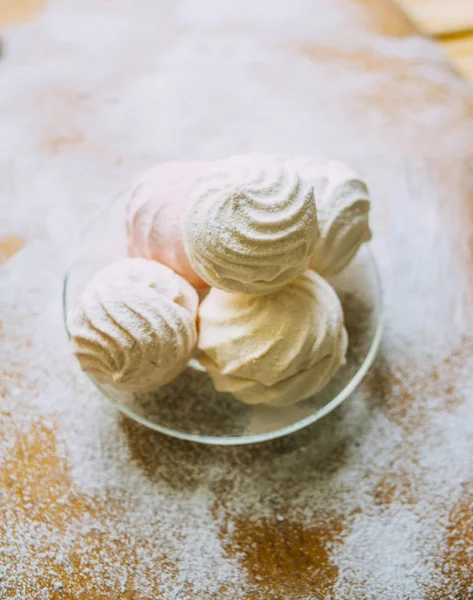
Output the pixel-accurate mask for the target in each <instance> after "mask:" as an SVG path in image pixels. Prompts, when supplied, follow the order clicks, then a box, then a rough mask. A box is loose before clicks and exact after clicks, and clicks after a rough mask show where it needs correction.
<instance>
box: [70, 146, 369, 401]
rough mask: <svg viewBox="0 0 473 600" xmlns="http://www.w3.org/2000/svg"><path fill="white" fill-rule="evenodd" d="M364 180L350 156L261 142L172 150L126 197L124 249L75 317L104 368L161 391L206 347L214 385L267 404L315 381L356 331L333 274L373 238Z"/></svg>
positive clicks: (306, 390) (93, 367) (124, 383)
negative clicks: (254, 148) (277, 150)
mask: <svg viewBox="0 0 473 600" xmlns="http://www.w3.org/2000/svg"><path fill="white" fill-rule="evenodd" d="M369 206H370V202H369V196H368V190H367V188H366V185H365V183H364V182H363V181H362V179H361V178H360V177H359V176H358V175H357V174H356V173H355V172H354V171H353V170H352V169H351V168H349V167H347V166H345V165H343V164H340V163H336V162H327V161H325V162H321V161H317V160H314V159H309V158H303V159H294V160H285V159H280V158H273V157H271V156H266V155H262V154H249V155H244V156H233V157H231V158H228V159H226V160H218V161H214V162H207V163H204V162H188V163H177V162H173V163H163V164H160V165H158V166H157V167H155V168H154V169H153V170H151V171H149V172H148V173H146V174H145V175H144V176H142V177H141V179H140V180H139V181H138V182H137V183H136V184H135V186H134V187H133V188H132V190H131V192H130V194H129V197H128V199H127V209H126V228H127V238H128V251H129V255H130V256H131V257H133V258H127V259H124V260H119V261H116V262H114V263H112V264H110V265H108V266H107V267H105V268H104V269H102V270H101V271H100V272H98V273H97V274H96V275H95V276H94V277H93V279H92V280H91V281H90V282H89V283H88V285H87V286H86V288H85V289H84V291H83V292H82V294H81V295H80V297H79V299H78V301H77V304H76V306H75V307H74V308H73V309H72V310H71V312H70V314H69V316H68V325H69V331H70V333H71V337H72V344H73V350H74V353H75V355H76V357H77V358H78V360H79V362H80V365H81V367H82V369H83V370H84V371H87V372H88V373H90V374H91V375H92V376H93V377H94V378H95V379H96V380H97V381H99V382H101V383H105V384H108V385H113V386H115V387H116V388H120V389H124V390H129V391H144V390H155V389H157V388H159V387H161V386H163V385H165V384H167V383H169V382H170V381H171V380H172V379H174V378H175V377H176V376H177V375H178V374H179V373H180V372H181V371H183V370H184V369H185V367H186V365H187V363H188V361H189V360H190V359H191V358H192V357H194V356H197V358H198V360H199V361H200V363H201V364H202V365H203V366H204V367H205V369H206V370H207V372H208V374H209V375H210V377H211V378H212V381H213V383H214V385H215V387H216V389H217V390H219V391H223V392H231V393H232V394H233V395H234V396H235V397H236V398H238V399H239V400H241V401H243V402H245V403H248V404H256V403H263V404H268V405H271V406H283V405H287V404H292V403H294V402H297V401H299V400H302V399H304V398H307V397H308V396H310V395H312V394H314V393H315V392H317V391H319V390H320V389H321V388H322V387H323V386H325V385H326V384H327V382H328V381H329V380H330V379H331V378H332V377H333V375H334V373H335V372H336V371H337V369H338V368H339V367H340V365H342V364H343V363H344V362H345V356H346V351H347V345H348V336H347V332H346V329H345V326H344V320H343V309H342V306H341V304H340V301H339V299H338V297H337V294H336V293H335V291H334V290H333V288H332V287H331V286H330V284H329V283H328V282H327V281H326V280H325V279H324V278H325V277H327V276H331V275H334V274H336V273H338V272H340V271H341V270H342V269H343V268H344V267H345V266H346V265H347V264H348V263H349V261H350V260H351V259H352V258H353V257H354V256H355V254H356V252H357V251H358V249H359V248H360V246H361V245H362V244H363V243H364V242H366V241H367V240H369V239H370V237H371V232H370V228H369V224H368V213H369Z"/></svg>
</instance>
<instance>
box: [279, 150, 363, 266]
mask: <svg viewBox="0 0 473 600" xmlns="http://www.w3.org/2000/svg"><path fill="white" fill-rule="evenodd" d="M289 164H290V165H292V166H293V167H294V168H295V169H296V170H297V171H298V173H299V174H300V175H301V176H302V177H303V178H304V179H305V180H306V181H308V182H309V183H310V184H311V185H313V186H314V192H315V198H316V204H317V216H318V219H319V225H320V239H319V243H318V244H317V246H316V248H315V250H314V253H313V255H312V259H311V262H310V266H311V267H312V268H313V269H315V270H316V271H317V272H318V273H320V274H321V275H324V276H326V277H327V276H330V275H335V274H336V273H339V272H340V271H342V270H343V269H344V268H345V267H346V266H347V265H348V263H349V262H350V261H351V260H352V258H353V257H354V256H355V254H356V253H357V252H358V250H359V248H360V246H361V245H362V244H363V243H364V242H367V241H369V240H370V239H371V231H370V226H369V221H368V217H369V210H370V198H369V193H368V189H367V187H366V183H365V182H364V181H363V180H362V179H361V177H360V175H358V174H357V173H356V172H355V171H354V170H353V169H351V168H350V167H348V166H347V165H345V164H343V163H340V162H335V161H325V162H323V161H319V160H316V159H312V158H299V159H295V160H291V161H289Z"/></svg>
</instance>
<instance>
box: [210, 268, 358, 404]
mask: <svg viewBox="0 0 473 600" xmlns="http://www.w3.org/2000/svg"><path fill="white" fill-rule="evenodd" d="M199 323H200V326H199V327H200V333H199V349H200V350H201V352H202V354H201V357H200V359H199V360H200V361H201V363H202V364H203V366H205V368H206V369H207V371H208V373H209V375H210V376H211V377H212V380H213V382H214V384H215V387H216V388H217V390H219V391H224V392H231V393H232V394H233V395H234V396H236V398H238V399H239V400H241V401H243V402H246V403H248V404H259V403H261V404H268V405H272V406H282V405H287V404H293V403H295V402H297V401H299V400H301V399H303V398H307V397H308V396H310V395H312V394H313V393H315V392H317V391H319V390H320V389H322V388H323V387H324V386H325V385H326V383H328V381H329V380H330V379H331V378H332V376H333V375H334V373H335V372H336V371H337V369H338V368H339V366H340V365H341V364H343V363H344V362H345V354H346V351H347V345H348V336H347V332H346V330H345V326H344V322H343V310H342V307H341V304H340V301H339V299H338V296H337V294H336V293H335V291H334V290H333V288H332V287H331V286H330V285H329V284H328V283H327V282H326V281H325V280H324V279H323V278H322V277H321V276H319V275H318V274H317V273H315V272H314V271H312V270H309V269H308V270H307V271H305V272H304V273H303V274H302V275H300V276H299V277H297V278H296V279H295V280H294V281H292V282H291V283H289V284H288V285H286V286H285V287H283V288H282V289H280V290H279V291H277V292H274V293H273V294H269V295H264V296H249V295H245V294H229V293H227V292H223V291H221V290H217V289H215V288H214V289H212V290H211V291H210V293H209V294H208V296H207V298H206V299H205V300H204V301H203V302H202V304H201V306H200V308H199Z"/></svg>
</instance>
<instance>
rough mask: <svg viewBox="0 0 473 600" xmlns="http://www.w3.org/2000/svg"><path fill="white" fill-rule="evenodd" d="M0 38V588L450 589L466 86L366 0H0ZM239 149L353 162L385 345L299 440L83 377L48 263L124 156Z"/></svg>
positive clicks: (211, 592) (58, 256) (467, 240)
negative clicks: (103, 389) (165, 425)
mask: <svg viewBox="0 0 473 600" xmlns="http://www.w3.org/2000/svg"><path fill="white" fill-rule="evenodd" d="M450 2H451V0H450ZM419 6H420V4H419ZM466 26H467V25H466ZM468 27H469V25H468ZM0 28H1V31H2V41H3V54H2V58H1V61H0V159H1V162H0V165H1V166H0V263H1V266H0V306H1V310H0V320H1V325H0V398H1V401H0V598H1V599H2V600H12V599H18V598H21V599H27V600H30V599H31V600H33V599H34V600H36V599H40V600H45V599H46V600H50V599H52V600H60V599H62V600H66V599H67V600H69V599H70V600H77V599H87V600H90V599H93V600H115V599H127V600H157V599H158V598H164V599H165V600H170V599H179V600H183V599H186V598H188V599H192V600H193V599H197V598H198V599H201V598H218V599H219V600H226V599H229V600H238V599H245V600H259V599H261V600H279V599H281V600H292V599H305V600H308V599H310V600H321V599H324V600H325V599H327V600H332V599H334V600H364V599H369V600H371V599H376V600H407V599H411V600H446V599H447V598H451V599H454V600H467V599H468V598H472V597H473V574H472V566H471V565H472V556H473V518H472V510H471V508H472V503H473V469H472V464H471V456H472V453H473V423H472V421H473V389H472V377H471V373H472V372H473V370H472V366H473V365H472V350H473V344H472V340H473V324H472V306H473V278H472V256H473V255H472V244H471V240H472V231H473V229H472V228H473V208H472V207H473V204H472V195H473V180H472V178H471V158H470V156H471V149H472V148H473V122H472V118H473V93H472V92H471V89H470V86H469V85H468V84H467V83H465V82H464V81H462V80H461V79H460V78H459V77H458V76H457V74H456V73H455V72H454V71H453V69H452V68H451V67H450V66H449V64H448V63H447V62H446V60H445V59H444V57H443V55H442V53H441V52H439V50H438V48H437V47H436V46H435V45H433V44H432V43H431V42H429V41H426V40H425V39H423V38H421V37H420V36H419V35H418V34H417V33H416V30H415V29H414V27H413V25H412V23H411V22H410V21H409V20H408V19H407V18H406V17H405V16H404V15H403V14H402V13H401V12H400V11H398V10H397V9H396V8H395V7H394V5H392V4H389V3H388V2H384V1H383V0H297V1H291V2H289V1H288V2H267V3H266V2H259V3H258V2H251V1H242V2H238V3H221V2H218V1H217V0H215V1H213V0H199V1H198V2H185V1H184V0H180V1H177V2H166V1H165V0H161V1H158V2H157V1H156V0H144V1H143V2H140V3H137V2H135V1H134V0H103V1H101V0H51V2H46V1H45V0H0ZM432 31H433V32H434V33H442V32H441V31H439V27H438V25H435V27H434V26H432ZM254 150H260V151H264V152H275V153H280V152H281V153H288V154H292V155H326V156H334V157H337V158H340V159H345V160H347V161H350V162H352V163H353V164H354V165H355V166H356V167H358V168H359V169H360V170H361V171H362V173H363V174H364V175H365V176H366V178H367V180H368V181H369V184H370V187H371V191H372V197H373V215H372V226H373V230H374V241H373V251H374V252H375V254H376V256H377V259H378V262H379V265H380V269H381V274H382V279H383V286H384V290H385V303H386V330H385V334H384V339H383V345H382V349H381V351H380V354H379V357H378V359H377V361H376V363H375V365H374V367H373V368H372V370H371V372H370V375H369V377H367V379H366V380H365V382H364V383H363V385H362V386H361V387H360V389H359V390H358V391H357V392H356V393H355V394H353V396H352V397H351V398H350V400H349V401H347V402H346V403H345V404H344V405H343V406H342V407H341V408H340V409H339V410H337V411H336V412H334V413H332V414H331V415H330V416H328V417H327V418H325V419H324V420H323V421H321V422H320V423H318V424H315V425H314V426H311V427H309V428H307V429H306V430H304V431H301V432H299V433H297V434H295V435H293V436H290V437H288V438H285V439H281V440H277V441H274V442H270V443H267V444H262V445H258V446H254V447H247V448H245V447H243V448H216V447H206V446H199V445H195V444H189V443H185V442H180V441H178V440H174V439H170V438H166V437H164V436H161V435H158V434H155V433H152V432H151V431H148V430H145V429H143V428H142V427H140V426H139V425H138V424H136V423H134V422H133V421H131V420H129V419H127V418H125V417H123V416H121V415H120V414H119V413H118V412H117V411H116V409H115V407H113V406H112V405H111V404H109V403H107V402H106V401H105V399H104V398H102V397H100V395H99V394H98V393H97V392H96V391H95V390H94V389H93V387H92V385H91V384H90V382H88V381H87V380H86V378H85V377H84V376H83V375H82V374H81V373H80V372H79V370H78V368H77V365H76V364H75V363H74V361H73V359H72V357H71V356H70V349H69V347H68V343H67V340H66V337H65V333H64V329H63V324H62V315H61V305H60V296H61V283H62V276H63V273H64V269H65V267H66V265H67V263H68V261H69V259H70V256H71V253H72V252H73V251H74V243H75V242H74V239H75V234H76V233H77V231H79V230H80V229H81V228H82V227H83V226H84V225H85V224H86V223H87V222H88V220H89V218H90V217H91V215H92V214H93V213H94V212H95V211H96V210H98V209H100V207H101V206H103V203H104V202H105V201H108V200H109V199H110V198H111V197H113V195H114V194H115V193H116V192H117V191H118V190H120V189H122V188H123V186H125V185H128V184H129V182H130V181H131V180H132V179H133V178H134V177H135V176H136V175H137V174H138V173H139V172H140V171H142V170H143V169H145V168H147V167H148V166H150V165H151V164H153V163H155V162H157V161H161V160H167V159H190V158H197V159H209V158H214V157H218V156H226V155H229V154H231V153H242V152H249V151H254ZM177 401H178V399H177Z"/></svg>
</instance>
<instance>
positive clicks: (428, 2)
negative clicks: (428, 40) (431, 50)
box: [397, 0, 473, 81]
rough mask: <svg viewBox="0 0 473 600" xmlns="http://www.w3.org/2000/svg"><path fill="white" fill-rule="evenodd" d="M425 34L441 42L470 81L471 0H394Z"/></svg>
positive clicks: (472, 43) (472, 52)
mask: <svg viewBox="0 0 473 600" xmlns="http://www.w3.org/2000/svg"><path fill="white" fill-rule="evenodd" d="M397 1H398V4H399V5H400V6H401V8H402V9H403V10H404V11H405V12H406V14H407V15H409V17H410V18H411V19H412V21H413V22H414V23H416V25H417V26H418V27H419V28H420V29H421V30H422V31H423V32H424V33H426V34H427V35H431V36H434V37H436V38H437V39H438V41H439V42H440V43H441V44H442V45H443V47H444V49H445V51H446V53H447V55H448V56H449V58H450V60H451V62H452V64H453V65H454V66H455V68H456V69H457V70H458V72H459V73H460V74H461V75H462V76H463V77H465V79H468V80H469V81H473V4H472V3H471V2H470V0H397Z"/></svg>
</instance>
